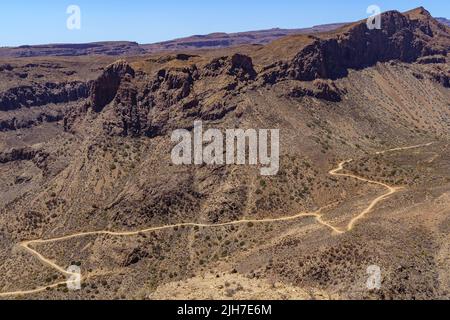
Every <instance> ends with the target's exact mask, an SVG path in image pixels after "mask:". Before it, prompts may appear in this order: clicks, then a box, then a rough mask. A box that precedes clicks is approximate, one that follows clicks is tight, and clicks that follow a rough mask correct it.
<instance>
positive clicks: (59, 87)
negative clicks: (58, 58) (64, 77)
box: [0, 82, 89, 111]
mask: <svg viewBox="0 0 450 320" xmlns="http://www.w3.org/2000/svg"><path fill="white" fill-rule="evenodd" d="M88 92H89V89H88V84H86V83H84V82H68V83H50V82H48V83H45V84H42V85H41V84H35V85H27V86H18V87H14V88H11V89H9V90H7V91H5V92H3V93H0V111H9V110H14V109H19V108H22V107H27V108H28V107H36V106H43V105H47V104H51V103H54V104H58V103H67V102H70V101H77V100H80V99H85V98H87V96H88Z"/></svg>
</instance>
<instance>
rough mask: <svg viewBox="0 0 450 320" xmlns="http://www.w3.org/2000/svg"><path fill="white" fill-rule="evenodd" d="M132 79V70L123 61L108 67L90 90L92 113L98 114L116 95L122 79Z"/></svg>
mask: <svg viewBox="0 0 450 320" xmlns="http://www.w3.org/2000/svg"><path fill="white" fill-rule="evenodd" d="M126 75H129V76H131V77H134V75H135V73H134V70H133V68H131V66H130V65H129V64H128V63H127V62H126V61H124V60H120V61H117V62H115V63H113V64H111V65H109V66H108V67H107V68H106V70H105V71H104V72H103V74H102V75H101V76H100V77H99V78H98V79H97V80H95V81H94V82H93V83H92V85H91V88H90V103H91V107H92V108H93V110H94V111H96V112H100V111H102V109H103V108H104V107H105V106H106V105H107V104H109V103H110V102H111V101H112V100H113V99H114V97H115V96H116V94H117V90H118V89H119V86H120V83H121V81H122V79H123V78H124V77H125V76H126Z"/></svg>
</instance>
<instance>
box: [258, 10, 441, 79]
mask: <svg viewBox="0 0 450 320" xmlns="http://www.w3.org/2000/svg"><path fill="white" fill-rule="evenodd" d="M419 11H420V12H419ZM419 11H417V12H414V13H410V14H409V15H408V14H401V13H399V12H396V11H391V12H387V13H384V14H383V15H382V28H381V29H380V30H377V29H374V30H369V29H368V28H367V25H366V23H365V22H359V23H356V24H354V25H350V26H347V27H344V28H342V29H340V32H336V33H335V34H332V35H330V36H323V37H319V36H317V37H316V36H312V37H311V39H313V41H312V42H311V44H309V45H306V46H305V47H304V48H303V49H301V50H300V52H298V54H297V55H296V56H295V57H294V58H293V59H292V60H291V61H289V62H284V63H278V64H275V65H274V66H273V67H272V68H269V70H268V71H267V72H265V74H264V75H263V76H264V79H265V81H266V82H267V83H274V82H276V81H278V80H283V79H293V80H302V81H312V80H314V79H319V78H322V79H337V78H342V77H345V76H347V74H348V70H349V69H363V68H366V67H370V66H373V65H375V64H376V63H377V62H387V61H390V60H399V61H402V62H413V61H416V60H417V59H418V58H420V57H425V56H431V55H444V56H445V55H447V51H448V49H449V48H448V46H446V45H445V43H440V42H439V41H438V40H436V39H437V38H438V37H436V36H437V35H440V36H442V37H450V34H449V32H448V29H446V27H444V26H442V25H440V24H438V23H437V22H436V21H435V20H433V19H432V17H431V15H430V14H429V13H428V12H427V11H426V10H425V9H419ZM413 15H414V17H413ZM435 38H436V39H435Z"/></svg>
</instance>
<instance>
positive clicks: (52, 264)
mask: <svg viewBox="0 0 450 320" xmlns="http://www.w3.org/2000/svg"><path fill="white" fill-rule="evenodd" d="M432 144H433V143H427V144H422V145H415V146H410V147H403V148H394V149H389V150H385V151H381V152H377V153H376V154H377V155H380V154H385V153H388V152H394V151H402V150H409V149H415V148H421V147H426V146H430V145H432ZM352 161H353V159H350V160H346V161H343V162H341V163H339V165H338V167H337V168H335V169H333V170H331V171H329V174H330V175H332V176H338V177H349V178H353V179H357V180H360V181H364V182H367V183H370V184H374V185H379V186H382V187H384V188H386V189H387V192H386V193H385V194H383V195H381V196H379V197H377V198H376V199H374V200H372V201H371V202H370V203H369V205H368V206H367V208H366V209H364V210H363V211H362V212H361V213H360V214H358V215H357V216H356V217H354V218H353V219H352V220H350V222H349V224H348V225H347V227H346V228H345V229H344V230H341V229H338V228H337V227H334V226H333V225H331V224H330V223H328V222H326V221H325V220H324V219H323V216H322V214H321V213H322V211H323V210H324V209H326V208H328V207H330V206H332V205H333V204H331V205H328V206H325V207H323V208H321V209H319V210H318V211H315V212H310V213H300V214H297V215H294V216H287V217H281V218H273V219H261V220H257V219H255V220H253V219H244V220H238V221H231V222H226V223H220V224H201V223H179V224H173V225H166V226H160V227H151V228H147V229H142V230H138V231H124V232H114V231H106V230H104V231H90V232H79V233H75V234H71V235H67V236H62V237H58V238H52V239H45V240H43V239H38V240H30V241H24V242H22V243H20V246H21V247H22V248H24V249H25V250H26V251H28V252H29V253H30V254H31V255H33V256H35V257H36V258H37V259H38V260H40V261H41V262H42V263H43V264H46V265H48V266H50V267H51V268H53V269H55V270H56V271H58V272H60V273H61V274H64V275H66V276H68V277H70V276H79V275H78V274H76V273H72V272H68V271H67V270H66V269H65V268H63V267H61V266H59V265H58V264H57V263H55V262H53V261H51V260H50V259H47V258H46V257H44V256H43V255H42V254H40V253H39V252H38V251H36V250H35V249H33V248H31V247H30V246H32V245H39V244H45V243H53V242H59V241H64V240H70V239H74V238H79V237H86V236H99V235H110V236H115V237H126V236H136V235H139V234H142V233H148V232H153V231H162V230H167V229H172V228H175V227H199V228H219V227H226V226H232V225H241V224H248V223H254V224H261V223H274V222H283V221H292V220H297V219H300V218H305V217H314V218H315V219H316V221H317V222H318V223H319V224H321V225H323V226H325V227H327V228H328V229H330V230H331V231H333V232H334V233H335V234H344V233H346V232H349V231H351V230H352V229H353V228H354V227H355V225H356V224H357V223H358V222H359V221H360V220H362V219H364V218H365V216H366V215H367V214H368V213H370V212H372V210H373V209H374V208H375V206H376V205H377V204H378V203H380V202H381V201H383V200H385V199H386V198H388V197H390V196H391V195H393V194H395V193H397V192H399V191H400V190H402V189H403V188H402V187H394V186H390V185H387V184H385V183H382V182H378V181H373V180H369V179H366V178H363V177H359V176H357V175H354V174H349V173H342V171H343V170H344V166H345V165H346V164H348V163H350V162H352ZM93 276H95V274H89V275H87V276H85V277H82V280H86V279H88V278H91V277H93ZM68 282H69V281H61V282H58V283H55V284H51V285H46V286H43V287H39V288H36V289H32V290H23V291H14V292H5V293H0V298H2V297H11V296H22V295H28V294H35V293H39V292H43V291H45V290H48V289H50V288H56V287H58V286H61V285H67V284H68Z"/></svg>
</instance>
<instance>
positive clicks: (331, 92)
mask: <svg viewBox="0 0 450 320" xmlns="http://www.w3.org/2000/svg"><path fill="white" fill-rule="evenodd" d="M345 93H346V92H345V90H341V89H339V88H338V87H337V86H336V84H335V83H333V82H332V81H329V80H328V81H327V80H322V79H317V80H314V82H313V83H312V85H309V86H306V85H305V86H297V87H294V88H293V89H292V90H291V91H290V92H289V94H288V96H289V97H292V98H301V97H313V98H317V99H322V100H326V101H330V102H340V101H341V100H342V96H343V95H344V94H345Z"/></svg>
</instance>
